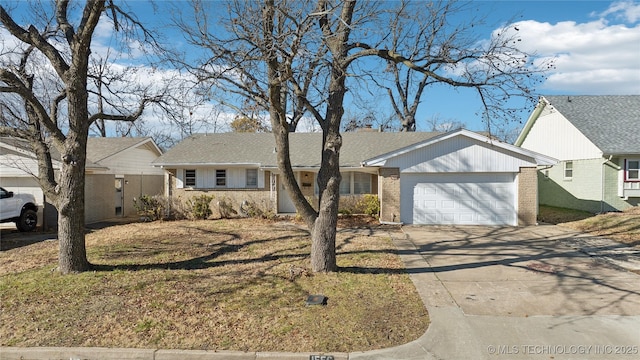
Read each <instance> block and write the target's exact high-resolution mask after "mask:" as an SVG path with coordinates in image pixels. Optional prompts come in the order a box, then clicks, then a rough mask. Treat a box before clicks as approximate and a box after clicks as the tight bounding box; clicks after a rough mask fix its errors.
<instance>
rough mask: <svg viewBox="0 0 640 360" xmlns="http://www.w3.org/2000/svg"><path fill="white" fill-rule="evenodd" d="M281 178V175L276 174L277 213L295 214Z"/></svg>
mask: <svg viewBox="0 0 640 360" xmlns="http://www.w3.org/2000/svg"><path fill="white" fill-rule="evenodd" d="M281 180H282V178H281V175H278V213H280V214H295V213H296V207H295V205H294V204H293V201H292V200H291V197H290V196H289V192H288V191H287V189H285V187H284V182H283V181H281Z"/></svg>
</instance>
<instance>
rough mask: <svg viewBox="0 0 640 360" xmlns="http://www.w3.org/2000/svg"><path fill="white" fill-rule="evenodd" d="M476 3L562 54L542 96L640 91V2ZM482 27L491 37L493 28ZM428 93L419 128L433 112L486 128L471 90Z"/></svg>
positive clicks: (535, 46)
mask: <svg viewBox="0 0 640 360" xmlns="http://www.w3.org/2000/svg"><path fill="white" fill-rule="evenodd" d="M476 3H479V4H480V5H482V6H483V7H484V6H486V7H487V8H488V9H490V11H491V13H492V17H493V18H494V19H495V20H496V21H502V20H509V19H511V18H513V17H515V18H514V20H515V21H516V22H520V23H522V25H521V26H519V28H520V33H521V35H522V37H523V43H525V42H526V44H525V45H526V46H527V50H529V51H535V52H536V53H538V54H539V55H541V56H548V57H554V56H556V57H557V58H558V61H557V70H555V71H553V72H551V73H549V74H548V75H549V80H547V81H546V82H545V84H544V85H543V86H542V87H540V88H538V89H536V90H537V93H538V95H545V94H547V95H559V94H563V95H564V94H567V95H604V94H624V95H627V94H640V3H639V2H637V1H633V2H632V1H624V2H611V1H476ZM482 31H483V32H486V33H485V34H484V35H483V36H486V37H488V36H489V34H490V31H491V29H487V28H484V29H482ZM481 35H482V34H481ZM611 47H612V48H613V49H611ZM440 90H441V91H440ZM425 95H426V96H425V97H424V102H425V103H424V104H423V106H422V107H421V109H423V110H424V111H423V112H422V113H421V114H420V116H418V130H420V129H422V130H425V128H424V119H427V118H429V117H432V116H434V115H435V116H438V117H440V118H443V119H451V120H455V121H459V122H462V123H465V124H467V127H468V128H470V129H472V130H483V129H484V124H483V123H482V121H481V120H480V118H479V117H478V116H477V110H478V109H479V103H478V100H477V98H476V96H475V94H473V93H472V92H471V91H465V90H458V91H456V90H451V89H449V88H447V89H444V88H442V89H438V91H430V92H428V93H427V94H425ZM529 110H532V109H526V111H524V112H523V113H522V115H521V116H522V118H521V121H522V123H524V122H525V121H526V118H527V116H528V114H529ZM421 122H422V123H421ZM421 125H422V126H421ZM519 125H520V124H513V126H514V127H519Z"/></svg>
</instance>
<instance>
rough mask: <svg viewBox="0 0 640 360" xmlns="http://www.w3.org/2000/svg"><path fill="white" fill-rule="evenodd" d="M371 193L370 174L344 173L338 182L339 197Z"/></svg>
mask: <svg viewBox="0 0 640 360" xmlns="http://www.w3.org/2000/svg"><path fill="white" fill-rule="evenodd" d="M370 193H371V174H369V173H362V172H344V173H342V181H340V194H341V195H351V194H353V195H356V194H370Z"/></svg>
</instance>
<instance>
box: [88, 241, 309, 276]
mask: <svg viewBox="0 0 640 360" xmlns="http://www.w3.org/2000/svg"><path fill="white" fill-rule="evenodd" d="M230 235H234V236H232V239H230V240H226V241H224V242H222V243H220V244H216V245H215V246H218V248H217V249H216V250H215V251H213V252H211V253H209V254H207V255H202V256H198V257H194V258H190V259H186V260H180V261H170V262H162V263H149V264H115V265H108V264H94V265H92V267H93V270H95V271H115V270H126V271H141V270H202V269H208V268H214V267H222V266H225V265H243V264H251V263H260V262H267V261H274V260H285V259H288V260H291V259H300V258H304V257H305V256H306V254H297V253H292V254H279V255H277V253H279V252H283V251H295V250H299V249H301V248H303V247H306V245H304V246H296V247H288V248H286V249H278V250H276V251H273V252H271V253H268V254H265V255H263V256H260V257H256V258H241V259H229V260H218V261H216V259H218V258H220V257H222V256H224V255H229V254H233V253H240V252H241V251H242V250H243V249H246V248H248V247H249V246H251V245H257V244H266V243H270V242H274V241H279V240H287V239H288V240H290V239H292V238H303V237H304V235H296V236H291V235H287V236H282V237H276V238H267V239H256V240H252V241H248V242H244V243H240V244H233V243H229V242H231V241H233V240H237V239H239V237H238V236H237V235H235V234H230Z"/></svg>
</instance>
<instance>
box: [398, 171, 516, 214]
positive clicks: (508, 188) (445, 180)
mask: <svg viewBox="0 0 640 360" xmlns="http://www.w3.org/2000/svg"><path fill="white" fill-rule="evenodd" d="M515 178H516V176H515V174H513V173H459V174H420V173H418V174H405V175H404V176H403V177H402V178H401V193H402V198H401V214H402V215H403V216H402V222H404V223H411V224H424V225H435V224H447V225H517V216H516V214H517V198H516V183H515Z"/></svg>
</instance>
